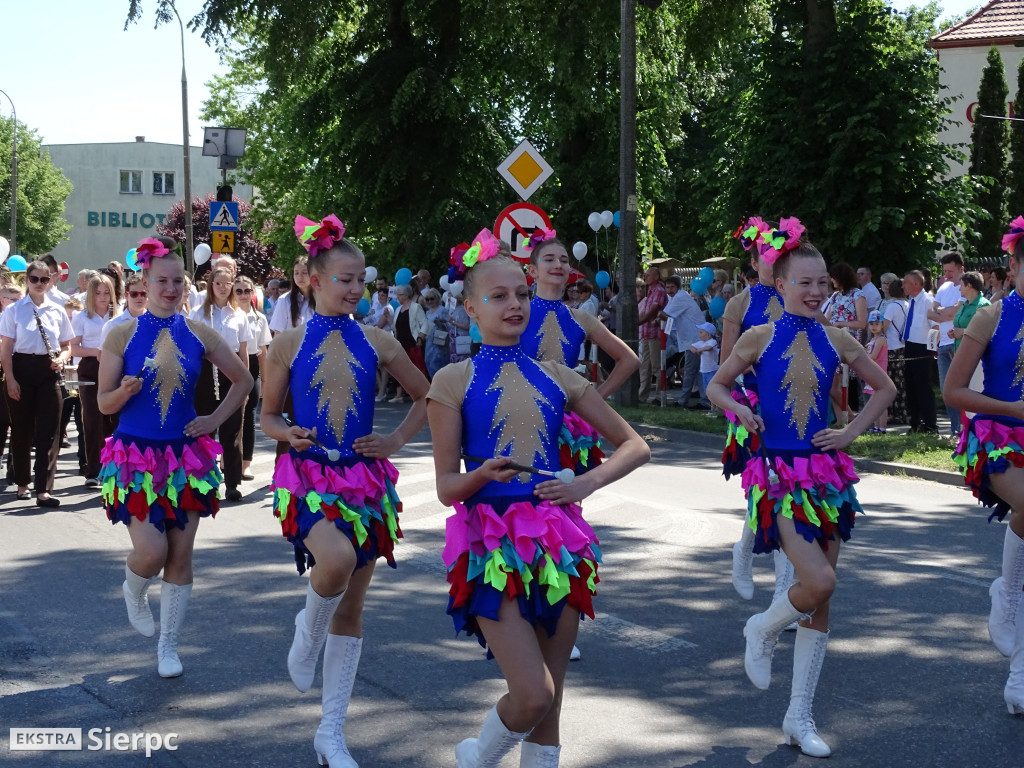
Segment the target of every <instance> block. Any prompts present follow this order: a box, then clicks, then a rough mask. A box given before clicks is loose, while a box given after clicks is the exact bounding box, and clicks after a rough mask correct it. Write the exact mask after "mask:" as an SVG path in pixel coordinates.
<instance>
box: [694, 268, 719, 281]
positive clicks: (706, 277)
mask: <svg viewBox="0 0 1024 768" xmlns="http://www.w3.org/2000/svg"><path fill="white" fill-rule="evenodd" d="M697 277H699V278H700V279H701V280H703V281H704V284H705V285H711V283H713V282H715V270H713V269H712V268H711V267H704V269H702V270H701V271H700V272H698V273H697Z"/></svg>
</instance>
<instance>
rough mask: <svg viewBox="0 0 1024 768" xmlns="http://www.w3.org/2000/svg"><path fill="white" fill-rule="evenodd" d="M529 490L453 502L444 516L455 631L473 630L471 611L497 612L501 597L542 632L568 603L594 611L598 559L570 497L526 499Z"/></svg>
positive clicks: (586, 526)
mask: <svg viewBox="0 0 1024 768" xmlns="http://www.w3.org/2000/svg"><path fill="white" fill-rule="evenodd" d="M535 499H536V497H534V496H528V497H523V496H514V497H492V498H490V499H480V500H478V501H477V502H475V503H472V504H471V505H470V506H468V507H467V506H466V505H465V504H462V503H459V502H456V503H455V512H454V514H452V515H451V516H450V517H449V518H448V520H447V523H446V531H445V545H444V562H445V565H446V566H448V583H449V584H450V585H451V588H450V589H449V598H448V615H449V616H451V617H452V621H453V622H454V624H455V633H456V634H458V633H460V632H462V631H465V632H466V633H467V634H469V635H476V636H477V640H478V641H479V642H480V645H482V646H484V647H486V642H485V640H484V637H483V634H482V633H481V632H480V627H479V625H478V624H477V621H476V619H477V617H478V616H480V617H483V618H487V619H491V620H493V621H497V620H498V610H499V609H500V607H501V603H502V601H503V600H516V601H517V602H518V604H519V612H520V614H521V615H522V616H523V618H524V619H526V620H527V621H529V622H530V623H531V624H532V625H533V626H535V627H536V626H542V627H544V629H545V630H546V631H547V633H548V634H549V635H553V634H554V633H555V630H556V629H557V627H558V619H559V617H560V616H561V615H562V610H563V609H564V608H565V606H566V605H567V604H568V605H569V606H571V607H573V608H576V609H577V610H578V611H579V612H580V614H581V618H582V617H583V616H589V617H590V618H594V606H593V602H592V597H593V595H594V594H595V593H596V591H597V582H598V581H599V579H598V576H597V566H598V563H600V562H601V550H600V549H599V548H598V541H597V536H596V535H595V534H594V529H593V528H591V527H590V525H589V524H588V523H587V522H586V521H585V520H584V519H583V515H582V511H581V510H580V507H579V505H577V504H567V505H558V504H551V503H549V502H547V501H541V502H540V503H536V504H535V503H534V500H535Z"/></svg>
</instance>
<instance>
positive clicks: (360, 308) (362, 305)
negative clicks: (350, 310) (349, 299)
mask: <svg viewBox="0 0 1024 768" xmlns="http://www.w3.org/2000/svg"><path fill="white" fill-rule="evenodd" d="M356 312H358V313H359V314H360V315H362V316H363V317H366V315H368V314H370V302H369V301H367V300H366V299H360V300H359V303H358V304H356Z"/></svg>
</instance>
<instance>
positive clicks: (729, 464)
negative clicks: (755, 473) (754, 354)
mask: <svg viewBox="0 0 1024 768" xmlns="http://www.w3.org/2000/svg"><path fill="white" fill-rule="evenodd" d="M747 392H748V393H750V397H749V399H748V398H747V396H746V395H744V394H743V390H742V389H740V387H739V385H737V386H736V387H735V388H734V389H733V391H732V399H733V400H735V401H736V402H737V403H739V404H740V405H745V406H747V407H749V408H750V409H751V410H752V411H753V412H754V413H760V408H759V407H758V406H759V404H760V403H759V401H758V399H757V393H756V392H755V391H754V390H752V389H747ZM725 418H726V420H727V424H726V428H725V430H726V431H725V450H723V451H722V474H723V475H725V479H726V480H728V479H729V478H730V477H732V476H733V475H739V474H741V473H742V472H743V470H744V469H746V467H747V464H749V463H750V458H751V456H754V455H756V454H757V452H758V451H759V450H760V449H761V438H760V436H759V435H758V434H757V433H756V432H755V433H751V432H748V431H747V428H746V427H744V426H743V424H742V423H741V422H740V420H739V419H738V418H736V414H734V413H731V412H730V411H726V412H725Z"/></svg>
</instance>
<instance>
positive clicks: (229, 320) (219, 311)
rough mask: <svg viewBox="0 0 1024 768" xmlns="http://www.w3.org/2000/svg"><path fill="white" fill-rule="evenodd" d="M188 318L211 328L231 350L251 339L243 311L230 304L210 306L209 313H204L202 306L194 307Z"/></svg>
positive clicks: (234, 350) (233, 350) (236, 349)
mask: <svg viewBox="0 0 1024 768" xmlns="http://www.w3.org/2000/svg"><path fill="white" fill-rule="evenodd" d="M188 318H189V320H195V321H196V322H198V323H202V324H203V325H208V326H210V327H211V328H213V330H215V331H216V332H217V333H219V334H220V336H221V338H222V339H224V341H226V342H227V343H228V346H229V347H231V351H232V352H237V351H238V349H239V347H240V346H241V343H242V342H243V341H245V342H250V341H252V332H251V331H250V330H249V321H248V320H246V318H245V312H243V311H242V310H240V309H235V308H234V307H232V306H231V305H230V304H228V305H225V306H223V307H218V306H216V305H214V306H211V307H210V314H209V315H207V314H206V310H205V308H204V307H196V308H195V309H193V310H192V311H191V312H190V313H189V315H188ZM246 351H248V349H247V350H246Z"/></svg>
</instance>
